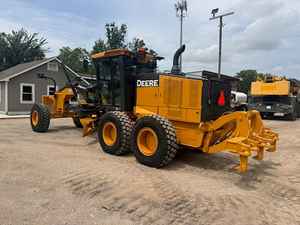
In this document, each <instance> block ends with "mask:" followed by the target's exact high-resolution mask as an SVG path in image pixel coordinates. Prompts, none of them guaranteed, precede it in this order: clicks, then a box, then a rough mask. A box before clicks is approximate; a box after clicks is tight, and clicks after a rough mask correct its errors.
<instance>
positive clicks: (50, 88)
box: [47, 85, 58, 95]
mask: <svg viewBox="0 0 300 225" xmlns="http://www.w3.org/2000/svg"><path fill="white" fill-rule="evenodd" d="M57 90H58V87H57V86H56V90H55V87H54V86H53V85H48V86H47V95H54V94H55V92H56V91H57Z"/></svg>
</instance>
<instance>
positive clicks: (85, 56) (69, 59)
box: [59, 47, 94, 73]
mask: <svg viewBox="0 0 300 225" xmlns="http://www.w3.org/2000/svg"><path fill="white" fill-rule="evenodd" d="M59 51H60V54H59V59H60V60H61V61H62V62H63V63H64V64H66V65H67V66H68V67H70V68H71V69H72V70H74V71H75V72H78V73H91V72H94V71H93V69H92V65H91V63H90V61H91V60H90V55H89V52H88V51H87V50H86V49H84V48H74V49H72V48H70V47H63V48H61V49H60V50H59Z"/></svg>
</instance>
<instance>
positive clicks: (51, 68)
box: [47, 62, 58, 72]
mask: <svg viewBox="0 0 300 225" xmlns="http://www.w3.org/2000/svg"><path fill="white" fill-rule="evenodd" d="M47 70H48V71H52V72H58V64H57V62H49V63H48V64H47Z"/></svg>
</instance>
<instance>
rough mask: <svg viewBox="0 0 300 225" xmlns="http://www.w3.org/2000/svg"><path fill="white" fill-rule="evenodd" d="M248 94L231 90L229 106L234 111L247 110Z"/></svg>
mask: <svg viewBox="0 0 300 225" xmlns="http://www.w3.org/2000/svg"><path fill="white" fill-rule="evenodd" d="M247 100H248V96H247V95H246V94H245V93H243V92H238V91H231V108H232V109H234V111H248V103H247Z"/></svg>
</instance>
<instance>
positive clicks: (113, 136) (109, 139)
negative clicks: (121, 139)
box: [102, 122, 117, 146]
mask: <svg viewBox="0 0 300 225" xmlns="http://www.w3.org/2000/svg"><path fill="white" fill-rule="evenodd" d="M102 137H103V141H104V143H105V144H106V145H108V146H113V145H114V144H115V143H116V141H117V127H116V125H115V124H113V123H112V122H108V123H106V124H104V127H103V132H102Z"/></svg>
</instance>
